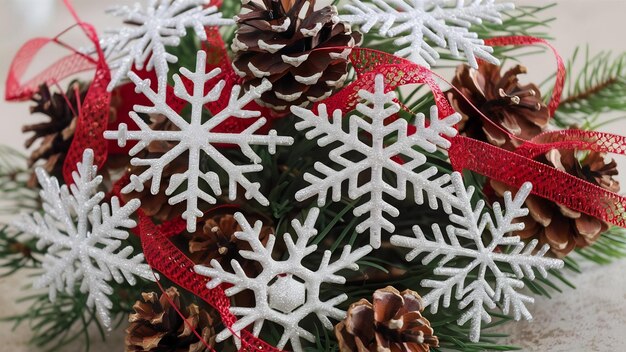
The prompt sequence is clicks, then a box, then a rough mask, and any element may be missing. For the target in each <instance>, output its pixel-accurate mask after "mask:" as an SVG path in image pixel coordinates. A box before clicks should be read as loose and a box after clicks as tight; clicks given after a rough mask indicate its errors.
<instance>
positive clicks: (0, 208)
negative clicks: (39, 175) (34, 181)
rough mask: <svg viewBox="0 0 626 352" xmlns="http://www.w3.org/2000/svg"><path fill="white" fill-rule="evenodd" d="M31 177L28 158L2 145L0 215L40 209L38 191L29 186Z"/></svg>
mask: <svg viewBox="0 0 626 352" xmlns="http://www.w3.org/2000/svg"><path fill="white" fill-rule="evenodd" d="M30 177H31V171H30V170H29V169H27V168H26V157H25V156H24V155H23V154H22V153H20V152H18V151H17V150H15V149H13V148H11V147H9V146H5V145H0V214H2V215H15V214H19V213H20V212H22V211H26V210H34V209H39V208H40V203H39V195H38V194H37V189H33V188H31V187H28V185H27V182H28V180H29V178H30Z"/></svg>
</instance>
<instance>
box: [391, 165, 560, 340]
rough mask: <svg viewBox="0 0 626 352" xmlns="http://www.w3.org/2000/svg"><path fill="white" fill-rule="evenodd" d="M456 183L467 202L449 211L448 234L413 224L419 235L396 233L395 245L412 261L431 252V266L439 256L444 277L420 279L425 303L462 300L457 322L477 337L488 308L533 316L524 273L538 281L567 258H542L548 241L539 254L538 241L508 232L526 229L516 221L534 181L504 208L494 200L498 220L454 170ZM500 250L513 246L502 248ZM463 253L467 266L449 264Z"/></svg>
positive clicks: (458, 193) (516, 315)
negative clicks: (486, 235) (474, 202)
mask: <svg viewBox="0 0 626 352" xmlns="http://www.w3.org/2000/svg"><path fill="white" fill-rule="evenodd" d="M452 185H453V187H454V190H455V193H456V196H457V198H458V200H459V201H460V202H461V204H463V206H461V207H456V208H457V209H458V210H459V211H460V214H451V215H450V221H451V222H452V224H451V225H449V226H447V228H446V231H445V236H444V233H443V232H442V230H441V229H440V227H439V226H438V225H437V224H434V225H433V226H432V232H433V235H434V239H429V238H427V237H426V236H425V235H424V233H423V231H422V230H421V228H420V227H419V226H415V227H414V228H413V231H414V233H415V237H405V236H399V235H394V236H392V237H391V243H392V244H394V245H396V246H399V247H405V248H409V249H410V250H411V251H410V252H409V253H408V254H407V255H406V259H407V260H408V261H411V260H413V259H415V258H416V257H417V256H418V255H419V254H421V253H427V255H426V256H425V257H423V258H422V263H423V264H429V263H430V262H432V261H433V260H436V258H439V257H441V259H440V260H439V262H438V264H437V265H438V266H437V268H436V269H435V270H434V274H435V275H439V276H443V277H445V279H443V280H423V281H422V282H421V285H422V286H423V287H426V288H430V289H431V291H430V292H429V293H428V294H427V295H426V296H424V297H423V299H424V304H425V306H430V308H431V311H432V312H437V310H438V308H439V302H440V301H441V302H442V303H443V306H444V307H449V306H450V300H451V298H452V296H453V294H454V295H455V298H456V299H458V300H459V301H460V302H459V308H461V309H465V308H467V307H469V308H468V309H467V310H466V311H465V312H464V313H463V315H462V316H461V317H460V318H459V320H458V323H459V324H460V325H462V324H465V323H466V322H468V321H470V339H471V340H472V341H478V340H479V338H480V328H481V325H482V322H483V321H484V322H490V321H491V316H490V315H489V312H488V310H487V308H489V309H495V308H496V306H497V304H498V303H499V302H501V303H502V306H503V308H502V310H503V312H504V313H505V314H508V313H509V311H510V308H513V316H514V318H515V319H516V320H519V319H521V318H522V317H524V318H525V319H528V320H529V319H531V318H532V317H531V315H530V313H529V311H528V309H527V308H526V304H528V303H533V298H532V297H529V296H526V295H524V294H522V293H520V292H519V290H520V289H521V288H523V287H524V283H523V281H522V279H523V278H524V277H526V278H528V279H530V280H534V279H535V272H538V273H539V274H540V275H541V276H543V277H546V276H547V270H548V269H555V268H561V267H562V266H563V262H562V261H561V260H558V259H552V258H546V257H544V255H545V254H546V252H547V251H548V249H549V246H547V245H544V246H543V247H542V248H541V249H539V250H538V251H536V252H535V249H536V246H537V240H533V241H531V242H530V243H529V244H527V245H525V244H524V242H522V241H521V239H520V237H519V236H506V234H507V233H509V232H512V231H519V230H522V229H523V227H524V225H523V223H515V219H516V218H519V217H522V216H525V215H527V214H528V209H525V208H523V205H524V201H525V200H526V197H527V196H528V194H529V193H530V189H531V186H530V184H528V183H527V184H524V186H522V188H520V190H519V191H518V193H517V194H516V196H515V198H512V196H511V194H510V193H509V192H507V193H505V195H504V209H505V211H503V210H502V209H501V207H500V205H499V204H498V203H494V205H493V213H494V218H492V217H491V215H490V214H489V213H487V212H483V208H484V202H483V201H479V202H478V204H477V205H476V207H474V208H473V207H472V205H471V202H470V199H471V197H472V193H473V192H474V190H473V187H469V188H468V189H465V186H464V185H463V180H462V178H461V175H460V174H459V173H453V174H452ZM494 219H495V220H494ZM487 230H488V231H489V232H490V234H491V241H490V242H489V243H487V244H485V243H484V242H483V241H484V240H483V238H484V236H483V233H484V232H485V231H487ZM446 237H447V240H446ZM460 238H466V239H469V240H472V241H473V243H474V246H473V247H474V248H468V247H467V246H465V247H464V246H463V245H462V244H461V243H460V241H459V239H460ZM501 248H508V249H509V250H508V251H501V250H500V249H501ZM460 257H462V258H467V259H469V263H468V264H467V265H465V266H464V267H454V266H446V264H448V263H449V262H450V261H451V260H452V259H455V258H460ZM499 265H500V266H499ZM502 265H504V266H508V267H509V268H510V269H511V271H512V272H513V274H509V273H506V272H503V271H502V270H501V269H500V267H501V266H502ZM487 271H489V272H491V274H493V276H494V277H495V288H494V287H492V286H491V284H490V283H489V281H488V280H487V278H486V273H487ZM473 272H477V274H476V276H477V278H476V279H474V280H473V281H469V282H468V280H469V279H468V277H469V276H470V274H471V273H473ZM455 288H456V290H455Z"/></svg>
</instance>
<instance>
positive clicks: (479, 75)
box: [446, 63, 549, 150]
mask: <svg viewBox="0 0 626 352" xmlns="http://www.w3.org/2000/svg"><path fill="white" fill-rule="evenodd" d="M521 73H526V68H525V67H524V66H520V65H517V66H515V67H513V68H512V69H510V70H508V71H506V72H505V73H504V76H500V66H496V65H492V64H489V63H481V64H480V66H479V67H478V70H475V69H473V68H470V67H469V66H467V65H460V66H458V67H457V69H456V75H455V76H454V79H453V80H452V85H453V86H454V87H456V88H457V89H458V90H459V91H461V93H462V94H463V95H464V96H465V97H466V98H467V99H468V100H469V102H470V103H472V104H473V105H474V106H475V107H476V108H478V109H479V110H480V111H481V112H482V113H483V114H484V115H485V116H487V117H488V118H489V119H491V120H492V121H493V122H495V123H496V124H497V125H499V126H501V127H503V128H504V129H506V130H507V131H508V132H510V133H511V134H513V135H515V136H517V137H520V138H522V139H525V140H528V139H531V138H533V137H535V136H536V135H538V134H540V133H541V132H543V130H544V129H545V128H546V126H547V125H548V121H549V116H548V108H547V107H546V105H545V104H544V103H543V100H542V99H541V92H540V91H539V88H538V87H537V86H536V85H534V84H527V85H524V86H522V85H520V83H519V81H518V78H517V75H519V74H521ZM446 95H447V97H448V100H449V101H450V103H451V104H452V107H454V109H455V110H456V111H457V112H459V113H460V114H461V116H462V120H461V122H460V123H459V133H461V134H463V135H466V136H468V137H471V138H474V139H478V140H481V141H486V142H489V143H491V144H493V145H497V146H499V147H502V148H505V149H507V150H513V149H515V147H517V144H516V142H515V141H512V140H510V139H509V138H508V137H507V136H506V135H505V134H504V133H502V132H501V131H499V130H497V129H496V128H494V127H493V126H490V125H483V122H482V120H481V118H480V116H479V115H478V113H477V112H476V110H475V109H474V108H472V107H471V106H470V105H469V104H468V102H467V101H466V100H465V99H463V98H462V97H461V96H460V95H459V93H458V92H457V91H456V90H454V89H451V90H449V91H447V92H446Z"/></svg>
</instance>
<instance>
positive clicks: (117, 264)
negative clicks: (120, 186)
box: [14, 149, 154, 328]
mask: <svg viewBox="0 0 626 352" xmlns="http://www.w3.org/2000/svg"><path fill="white" fill-rule="evenodd" d="M96 171H97V170H96V167H95V166H93V152H92V151H91V150H90V149H87V150H85V152H84V154H83V161H82V163H78V165H77V171H75V172H74V173H73V174H72V177H73V180H74V184H73V185H71V186H70V187H69V188H68V187H67V185H63V186H62V187H59V182H58V181H57V179H56V178H54V177H50V176H49V175H48V174H47V173H46V172H45V171H44V170H43V169H42V168H37V170H36V173H37V178H38V180H39V184H40V185H41V187H42V190H41V193H40V195H41V200H42V201H43V209H44V213H43V215H42V214H40V213H34V214H32V215H23V216H22V217H21V218H20V219H18V220H17V221H15V223H14V226H15V227H16V228H18V229H19V230H21V231H23V232H24V233H25V234H27V235H29V236H33V237H35V238H36V239H37V247H38V248H40V249H43V248H45V247H47V251H46V254H45V256H44V258H43V260H42V269H43V270H44V273H43V275H42V276H40V277H39V278H38V279H37V280H36V281H35V282H34V284H33V286H34V287H35V288H44V287H47V288H48V290H49V295H50V300H52V301H54V300H55V298H56V293H57V291H58V292H63V291H65V292H68V293H71V292H73V290H74V289H75V285H76V283H80V291H81V292H84V293H87V294H88V298H87V305H88V306H89V307H93V306H95V307H96V312H97V314H98V318H99V319H100V320H101V321H102V323H103V325H105V326H106V327H107V328H110V327H111V318H110V316H109V309H111V307H112V303H111V300H110V299H109V298H108V297H107V296H109V295H111V294H112V293H113V289H112V288H111V286H110V285H109V284H108V283H107V282H108V281H111V280H115V281H116V282H118V283H123V282H124V281H126V282H128V283H129V284H131V285H134V284H135V283H136V280H135V277H134V276H133V275H137V276H139V277H142V278H144V279H146V280H154V276H153V274H152V270H151V269H150V267H149V266H148V265H147V264H144V258H143V254H137V255H135V256H133V257H130V255H131V254H132V252H133V247H132V246H127V247H124V248H122V249H121V250H119V251H118V249H120V246H121V245H122V241H121V240H125V239H126V238H128V232H127V231H126V230H122V228H133V227H135V225H136V223H135V221H134V220H132V219H130V218H129V216H130V215H131V214H132V213H133V212H134V211H135V210H137V208H138V207H139V204H140V202H139V201H138V200H136V199H133V200H131V201H130V202H128V203H127V204H126V205H124V206H122V207H120V202H119V200H118V199H117V197H112V198H111V206H110V207H109V205H108V204H106V203H104V204H100V202H101V201H102V199H103V198H104V193H103V192H97V189H98V186H99V185H100V183H102V176H96ZM74 215H75V217H76V219H77V221H74Z"/></svg>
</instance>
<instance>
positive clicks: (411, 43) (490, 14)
mask: <svg viewBox="0 0 626 352" xmlns="http://www.w3.org/2000/svg"><path fill="white" fill-rule="evenodd" d="M513 8H514V5H513V4H512V3H501V4H496V3H495V2H494V1H493V0H474V1H469V2H467V3H466V2H465V1H463V0H456V1H454V2H451V1H449V0H372V2H371V3H370V2H363V1H362V0H351V1H350V2H349V3H348V4H346V5H345V6H344V8H343V9H344V10H345V11H347V13H348V14H346V15H341V16H340V18H341V20H343V21H345V22H348V23H350V24H352V25H360V27H361V31H362V32H364V33H368V32H369V31H370V30H372V29H373V28H374V27H377V28H378V33H379V34H380V35H382V36H386V37H390V38H396V40H395V41H394V43H395V44H396V45H398V46H405V47H404V48H402V49H400V50H398V51H397V52H396V55H398V56H403V57H409V59H410V60H412V61H414V62H416V63H418V64H421V65H425V66H427V67H429V66H430V65H434V64H435V63H436V62H437V59H439V53H438V52H437V51H435V49H434V48H433V47H432V46H431V45H430V44H429V43H428V42H426V40H427V39H428V40H431V41H432V42H433V43H434V44H435V45H436V46H439V47H442V48H445V47H449V48H450V52H451V53H452V55H454V56H455V57H460V51H462V52H463V53H464V54H465V57H466V58H467V60H468V62H469V64H470V65H471V66H472V67H474V68H478V63H477V59H476V58H477V57H478V58H481V59H483V60H485V61H488V62H491V63H493V64H499V61H498V59H496V58H495V57H493V56H492V55H491V53H492V52H493V49H492V48H491V47H489V46H487V45H485V44H484V41H483V40H482V39H479V38H478V36H477V34H476V33H473V32H470V31H469V29H468V28H469V27H471V26H472V25H473V24H481V23H482V21H489V22H493V23H502V19H501V15H500V12H502V11H505V10H510V9H513ZM407 44H408V46H407Z"/></svg>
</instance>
